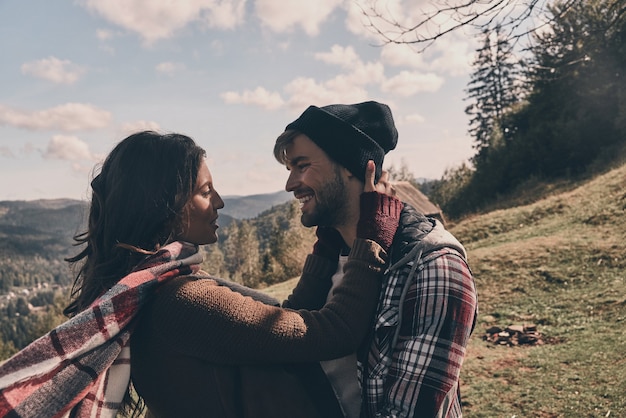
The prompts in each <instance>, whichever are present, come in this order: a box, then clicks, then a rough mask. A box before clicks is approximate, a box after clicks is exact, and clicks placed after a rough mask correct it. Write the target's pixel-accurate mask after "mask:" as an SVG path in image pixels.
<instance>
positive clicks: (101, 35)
mask: <svg viewBox="0 0 626 418" xmlns="http://www.w3.org/2000/svg"><path fill="white" fill-rule="evenodd" d="M115 35H116V34H115V32H113V31H110V30H107V29H97V30H96V38H98V39H99V40H101V41H108V40H110V39H113V38H114V37H115Z"/></svg>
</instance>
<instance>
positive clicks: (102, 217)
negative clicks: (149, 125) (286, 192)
mask: <svg viewBox="0 0 626 418" xmlns="http://www.w3.org/2000/svg"><path fill="white" fill-rule="evenodd" d="M204 157H205V151H204V150H203V149H202V148H201V147H199V146H198V145H196V143H195V142H194V141H193V139H191V138H189V137H188V136H185V135H180V134H174V133H172V134H159V133H156V132H152V131H144V132H138V133H135V134H133V135H130V136H129V137H127V138H125V139H124V140H122V141H121V142H120V143H119V144H117V146H116V147H115V148H114V149H113V151H111V153H110V154H109V155H108V156H107V158H106V160H105V161H104V163H103V165H102V168H101V170H100V173H99V174H98V175H97V176H96V177H95V178H94V179H93V181H92V182H91V188H92V197H91V205H90V209H89V221H88V226H87V230H86V231H85V232H82V233H80V234H77V235H76V236H74V241H75V245H77V246H81V245H85V247H84V248H83V249H82V251H81V252H80V253H79V254H77V255H76V256H74V257H71V258H68V259H66V261H68V262H70V263H72V265H78V264H80V263H81V262H82V264H80V266H79V268H78V271H77V273H76V278H75V280H74V285H73V286H72V292H71V298H72V300H71V302H70V304H69V305H68V306H67V307H66V308H65V310H64V314H65V315H66V316H70V317H71V316H73V315H75V314H77V313H78V312H80V311H82V310H83V309H85V308H87V307H88V306H89V305H90V304H91V303H92V302H93V301H94V300H96V299H97V298H98V296H100V295H101V294H102V293H104V292H105V291H107V290H108V289H110V288H111V287H112V286H113V285H114V284H115V283H117V282H118V281H119V280H120V279H121V278H122V277H124V276H125V275H127V274H128V273H129V272H130V271H131V270H132V269H133V268H134V267H135V266H136V265H137V264H138V263H139V262H140V261H141V260H142V258H144V257H145V256H146V254H150V253H153V252H155V251H156V250H158V249H159V248H160V247H162V246H164V245H166V244H167V243H169V242H171V241H173V240H174V239H175V238H176V235H177V234H178V233H180V232H181V230H180V228H181V217H182V214H183V209H184V207H185V205H186V203H187V202H188V201H189V199H190V198H191V196H192V192H193V189H194V186H195V182H196V177H197V176H198V170H199V167H200V164H201V162H202V160H203V158H204Z"/></svg>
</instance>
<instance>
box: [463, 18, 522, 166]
mask: <svg viewBox="0 0 626 418" xmlns="http://www.w3.org/2000/svg"><path fill="white" fill-rule="evenodd" d="M483 37H484V42H483V46H482V48H480V49H479V50H478V51H477V56H476V59H475V61H474V62H473V66H474V67H475V71H474V73H473V74H472V76H471V79H470V82H469V83H468V88H467V90H466V92H467V98H466V100H472V101H473V103H472V104H470V105H469V106H467V107H466V109H465V113H467V114H468V115H469V116H470V117H471V120H470V129H469V134H470V135H471V136H472V137H473V138H474V142H475V143H474V148H475V149H476V151H477V152H476V155H475V156H474V157H473V161H474V163H476V164H479V163H480V162H482V161H484V160H485V159H486V158H487V155H488V153H489V149H490V148H491V147H498V146H501V145H502V144H503V143H504V140H506V138H507V137H508V136H509V135H510V133H511V127H509V126H507V124H506V120H505V115H506V112H507V111H508V110H509V109H511V107H512V106H513V105H514V104H515V103H517V102H518V101H519V98H518V88H517V83H516V76H517V60H516V59H515V56H514V54H513V52H512V48H511V45H510V44H509V42H508V40H507V38H506V37H504V36H503V34H502V31H501V29H500V27H499V26H496V27H495V29H494V30H493V31H491V30H485V31H484V32H483Z"/></svg>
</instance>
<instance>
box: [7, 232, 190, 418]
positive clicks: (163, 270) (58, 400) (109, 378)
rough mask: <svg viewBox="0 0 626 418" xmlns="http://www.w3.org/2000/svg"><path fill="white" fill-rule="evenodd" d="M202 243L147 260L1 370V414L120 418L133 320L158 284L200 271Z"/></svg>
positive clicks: (171, 247) (168, 249) (163, 251)
mask: <svg viewBox="0 0 626 418" xmlns="http://www.w3.org/2000/svg"><path fill="white" fill-rule="evenodd" d="M201 262H202V255H201V254H200V253H198V248H197V246H195V245H192V244H188V243H182V242H174V243H172V244H169V245H167V246H165V247H163V248H162V249H161V250H160V251H159V252H157V253H156V254H154V255H152V256H150V257H148V258H146V259H145V260H144V261H143V262H142V263H141V264H140V265H139V266H137V268H135V269H134V271H133V272H132V273H130V274H129V275H127V276H126V277H124V278H123V279H122V280H120V281H119V282H118V283H117V284H116V285H115V286H113V287H112V288H111V289H110V290H109V291H108V292H106V293H105V294H103V295H102V296H101V297H100V298H98V299H97V300H96V301H95V302H94V303H93V304H92V305H91V306H90V307H89V308H88V309H86V310H84V311H83V312H81V313H79V314H78V315H76V316H75V317H73V318H71V319H70V320H68V321H67V322H65V323H63V324H61V325H59V326H58V327H57V328H55V329H53V330H52V331H50V332H49V333H48V334H46V335H44V336H43V337H41V338H39V339H37V340H36V341H34V342H32V343H31V344H30V345H28V346H27V347H25V348H24V349H23V350H21V351H20V352H18V353H17V354H15V355H14V356H13V357H11V358H10V359H9V360H7V361H6V362H5V363H3V364H2V365H0V416H1V417H38V418H39V417H64V416H70V415H71V416H73V417H115V415H116V413H117V410H118V409H119V407H120V405H121V402H122V400H123V397H124V394H125V393H126V389H127V388H128V383H129V379H130V347H129V344H128V343H129V340H130V333H131V327H130V322H131V320H132V319H133V318H134V317H135V315H136V314H137V312H138V311H139V309H140V308H141V306H143V305H144V304H145V302H146V301H147V300H148V299H149V298H150V296H151V295H152V294H153V292H154V290H155V289H156V287H157V286H158V285H159V284H160V283H163V282H164V281H166V280H169V279H171V278H173V277H176V276H179V275H186V274H191V273H194V272H196V271H198V270H199V264H200V263H201Z"/></svg>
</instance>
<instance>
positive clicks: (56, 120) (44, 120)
mask: <svg viewBox="0 0 626 418" xmlns="http://www.w3.org/2000/svg"><path fill="white" fill-rule="evenodd" d="M110 121H111V113H109V112H107V111H105V110H102V109H99V108H97V107H95V106H93V105H90V104H83V103H66V104H64V105H60V106H55V107H52V108H50V109H45V110H38V111H24V110H18V109H13V108H10V107H8V106H4V105H0V125H8V126H13V127H16V128H21V129H27V130H39V131H40V130H48V129H58V130H61V131H66V132H70V131H82V130H91V129H98V128H103V127H105V126H107V125H108V124H109V122H110Z"/></svg>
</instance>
